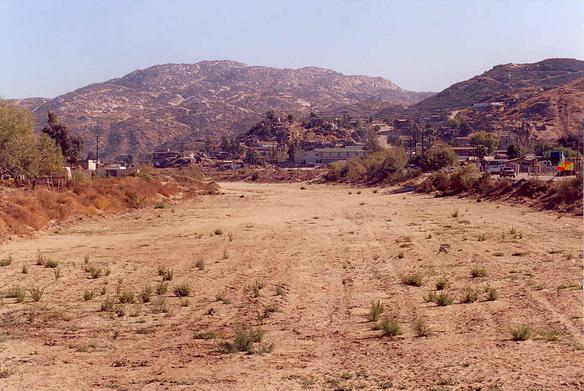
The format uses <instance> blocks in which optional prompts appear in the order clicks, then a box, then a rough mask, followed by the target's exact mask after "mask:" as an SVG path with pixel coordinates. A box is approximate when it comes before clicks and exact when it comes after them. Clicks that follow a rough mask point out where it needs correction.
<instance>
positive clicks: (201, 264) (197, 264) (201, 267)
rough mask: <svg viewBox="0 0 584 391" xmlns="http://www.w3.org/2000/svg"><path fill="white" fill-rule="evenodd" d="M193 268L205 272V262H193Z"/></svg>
mask: <svg viewBox="0 0 584 391" xmlns="http://www.w3.org/2000/svg"><path fill="white" fill-rule="evenodd" d="M195 267H196V268H197V269H199V270H205V261H203V260H202V259H197V262H195Z"/></svg>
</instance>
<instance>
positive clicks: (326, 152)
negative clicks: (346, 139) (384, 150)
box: [294, 147, 367, 165]
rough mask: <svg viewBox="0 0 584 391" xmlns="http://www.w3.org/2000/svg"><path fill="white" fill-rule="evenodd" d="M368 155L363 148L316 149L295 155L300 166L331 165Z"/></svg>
mask: <svg viewBox="0 0 584 391" xmlns="http://www.w3.org/2000/svg"><path fill="white" fill-rule="evenodd" d="M366 155H367V151H365V150H364V149H363V147H337V148H315V149H311V150H308V151H303V150H299V151H297V152H296V153H295V154H294V161H295V162H296V163H298V164H306V165H316V164H329V163H332V162H336V161H339V160H347V159H351V158H361V157H365V156H366Z"/></svg>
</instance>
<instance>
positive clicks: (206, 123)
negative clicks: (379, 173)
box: [22, 61, 428, 157]
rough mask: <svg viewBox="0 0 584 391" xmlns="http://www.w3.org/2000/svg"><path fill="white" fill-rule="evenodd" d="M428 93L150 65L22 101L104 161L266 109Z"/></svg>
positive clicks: (236, 66) (209, 64) (222, 128)
mask: <svg viewBox="0 0 584 391" xmlns="http://www.w3.org/2000/svg"><path fill="white" fill-rule="evenodd" d="M427 96H428V94H427V93H422V94H419V93H416V92H411V91H406V90H403V89H401V88H400V87H398V86H397V85H396V84H394V83H393V82H391V81H389V80H386V79H383V78H380V77H367V76H352V75H343V74H341V73H338V72H335V71H332V70H329V69H323V68H315V67H308V68H301V69H278V68H270V67H262V66H248V65H245V64H242V63H238V62H233V61H204V62H199V63H196V64H165V65H156V66H153V67H150V68H147V69H144V70H137V71H134V72H132V73H130V74H128V75H126V76H123V77H121V78H118V79H113V80H109V81H106V82H103V83H96V84H91V85H88V86H86V87H83V88H80V89H78V90H75V91H72V92H70V93H67V94H65V95H62V96H59V97H57V98H55V99H51V100H49V101H42V100H36V102H37V103H39V104H40V105H39V106H36V107H34V105H33V102H29V101H23V102H22V103H23V104H27V105H29V107H31V108H32V109H33V110H34V113H35V117H36V119H37V123H38V124H39V125H38V126H39V128H40V127H42V126H44V125H41V124H43V123H44V121H45V119H46V116H47V113H48V112H49V111H51V112H55V113H56V114H57V115H58V116H59V117H60V118H62V119H63V121H64V122H65V123H68V124H74V125H75V132H76V134H79V135H81V136H82V137H83V138H84V139H85V140H86V143H87V145H88V146H89V145H93V142H94V141H93V140H94V139H95V136H100V138H101V140H102V142H101V143H102V151H103V156H105V157H108V156H110V157H112V156H114V157H115V155H117V154H122V153H132V154H142V153H146V152H151V151H152V150H153V149H155V148H157V147H160V146H161V145H163V146H164V147H165V148H166V147H168V148H177V147H178V146H179V145H180V143H181V142H184V143H187V146H188V145H189V144H188V143H190V142H192V141H193V140H196V139H199V140H204V139H207V138H214V139H217V140H218V139H219V138H220V137H221V136H228V137H233V136H235V135H237V134H239V133H243V132H245V131H246V130H248V129H249V128H250V127H251V126H253V124H255V123H256V122H257V121H258V120H259V119H260V118H262V117H263V115H264V113H265V112H267V111H269V110H277V111H278V112H283V113H291V114H293V115H295V116H308V115H309V114H310V112H311V111H313V112H320V111H330V110H334V109H335V108H336V107H340V106H344V105H350V104H357V103H362V102H382V103H385V104H387V103H391V104H405V105H409V104H413V103H416V102H418V101H420V100H422V99H423V98H425V97H427Z"/></svg>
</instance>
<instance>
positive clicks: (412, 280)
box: [401, 273, 422, 286]
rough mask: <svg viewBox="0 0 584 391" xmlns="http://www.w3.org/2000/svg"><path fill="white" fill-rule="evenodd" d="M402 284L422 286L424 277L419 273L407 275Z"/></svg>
mask: <svg viewBox="0 0 584 391" xmlns="http://www.w3.org/2000/svg"><path fill="white" fill-rule="evenodd" d="M401 281H402V284H404V285H409V286H422V276H421V275H420V274H419V273H410V274H406V275H405V276H403V277H402V279H401Z"/></svg>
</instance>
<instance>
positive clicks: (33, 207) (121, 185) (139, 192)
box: [0, 168, 218, 235]
mask: <svg viewBox="0 0 584 391" xmlns="http://www.w3.org/2000/svg"><path fill="white" fill-rule="evenodd" d="M142 172H143V173H142V174H141V175H138V176H128V177H121V178H97V179H94V180H89V179H81V180H77V181H74V182H72V183H71V184H70V185H69V187H68V188H66V189H65V190H62V191H56V190H49V189H46V188H37V189H35V190H29V189H8V188H0V235H4V234H24V233H29V232H32V231H36V230H39V229H43V228H46V227H48V226H50V225H51V224H53V223H58V222H63V221H67V220H68V219H70V218H72V217H76V216H93V215H103V214H111V213H119V212H124V211H127V210H130V209H137V208H141V207H144V206H148V205H154V204H156V203H161V202H165V201H170V200H174V199H182V198H189V197H193V196H196V195H197V194H212V193H214V192H216V191H217V190H218V186H217V184H216V183H214V182H209V181H206V180H205V179H204V178H203V176H202V175H201V174H200V172H199V171H198V170H196V169H193V168H190V169H185V170H168V171H162V172H153V171H152V172H148V171H144V170H143V171H142Z"/></svg>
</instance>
